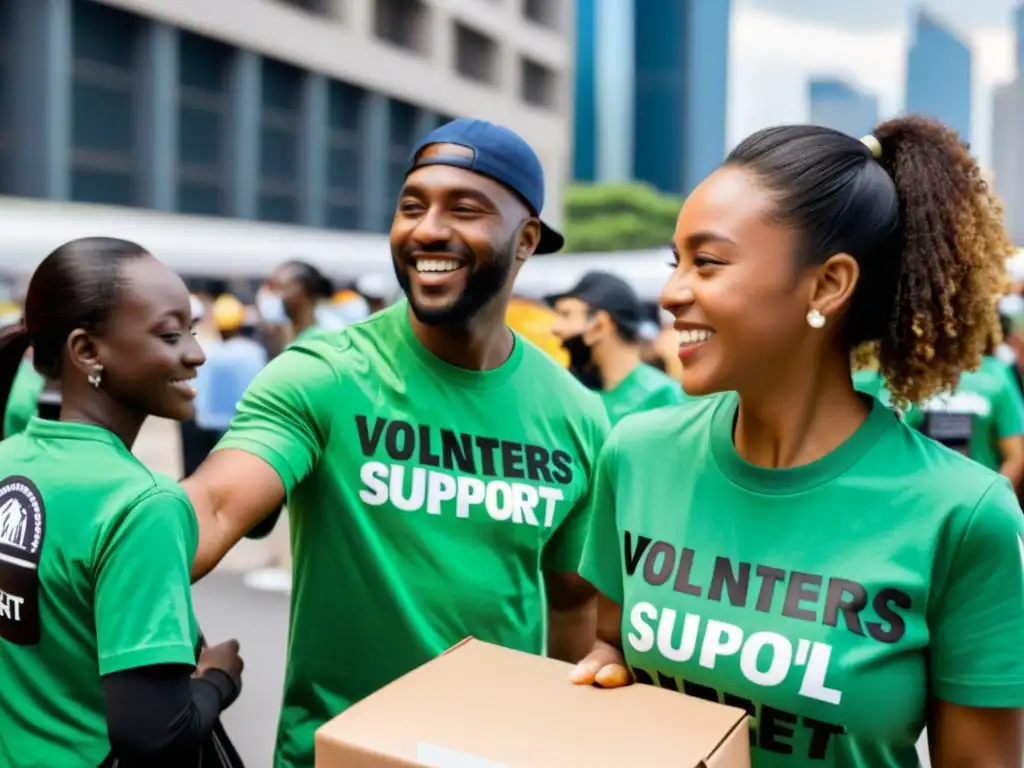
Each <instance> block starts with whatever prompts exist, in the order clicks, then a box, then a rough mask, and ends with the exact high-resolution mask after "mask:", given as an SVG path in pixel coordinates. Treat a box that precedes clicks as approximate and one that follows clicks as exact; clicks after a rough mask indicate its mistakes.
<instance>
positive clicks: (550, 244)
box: [534, 221, 565, 254]
mask: <svg viewBox="0 0 1024 768" xmlns="http://www.w3.org/2000/svg"><path fill="white" fill-rule="evenodd" d="M564 245H565V238H564V237H562V235H561V234H560V233H559V232H556V231H555V230H553V229H552V228H551V227H549V226H548V225H547V224H545V223H544V222H543V221H542V222H541V223H540V243H538V244H537V250H535V251H534V253H539V254H545V253H556V252H557V251H560V250H562V246H564Z"/></svg>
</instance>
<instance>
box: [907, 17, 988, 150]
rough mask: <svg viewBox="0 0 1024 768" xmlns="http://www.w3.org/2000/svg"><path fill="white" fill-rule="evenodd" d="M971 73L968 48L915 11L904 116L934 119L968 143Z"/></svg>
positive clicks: (937, 21)
mask: <svg viewBox="0 0 1024 768" xmlns="http://www.w3.org/2000/svg"><path fill="white" fill-rule="evenodd" d="M971 70H972V61H971V49H970V46H968V44H967V43H966V42H964V41H963V40H962V39H961V38H960V37H959V36H958V35H957V34H956V32H955V31H954V30H953V29H951V28H950V27H949V26H948V25H946V24H945V23H944V22H942V21H941V20H940V19H938V18H937V17H936V16H935V15H934V14H932V13H930V12H928V11H923V10H922V11H918V12H917V14H916V15H915V17H914V25H913V42H912V43H911V46H910V49H909V50H908V52H907V85H906V88H907V90H906V98H905V110H906V112H907V113H909V114H923V115H927V116H929V117H934V118H937V119H938V120H941V121H942V122H943V123H945V124H946V125H948V126H949V127H950V128H953V129H954V130H955V131H956V132H957V133H959V134H960V136H961V137H962V138H963V139H964V140H965V141H969V140H970V138H971Z"/></svg>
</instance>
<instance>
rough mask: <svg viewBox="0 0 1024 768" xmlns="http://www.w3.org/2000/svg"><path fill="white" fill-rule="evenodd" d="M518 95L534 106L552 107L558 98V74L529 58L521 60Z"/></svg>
mask: <svg viewBox="0 0 1024 768" xmlns="http://www.w3.org/2000/svg"><path fill="white" fill-rule="evenodd" d="M521 70H522V71H521V74H520V77H519V88H520V97H521V98H522V100H523V101H525V102H526V103H527V104H530V105H531V106H534V107H544V108H545V109H554V108H555V106H556V103H557V100H558V93H557V92H558V75H556V74H555V73H554V72H553V71H551V70H550V69H548V68H547V67H545V66H543V65H542V64H538V63H537V62H535V61H530V60H529V59H525V58H524V59H522V60H521Z"/></svg>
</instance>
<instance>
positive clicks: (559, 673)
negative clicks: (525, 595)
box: [316, 638, 750, 768]
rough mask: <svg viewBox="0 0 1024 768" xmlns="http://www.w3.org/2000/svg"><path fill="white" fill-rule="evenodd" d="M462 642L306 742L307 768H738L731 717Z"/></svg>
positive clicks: (740, 738) (736, 721)
mask: <svg viewBox="0 0 1024 768" xmlns="http://www.w3.org/2000/svg"><path fill="white" fill-rule="evenodd" d="M570 669H571V666H570V665H569V664H566V663H564V662H560V661H554V660H552V659H545V658H541V657H538V656H532V655H530V654H526V653H520V652H518V651H510V650H508V649H506V648H501V647H499V646H496V645H491V644H490V643H485V642H482V641H480V640H475V639H473V638H469V639H467V640H464V641H462V642H461V643H459V644H458V645H457V646H455V647H454V648H452V649H451V650H449V651H447V652H446V653H444V654H443V655H441V656H440V657H438V658H437V659H434V660H433V661H431V662H429V663H427V664H424V665H423V666H422V667H419V668H418V669H415V670H413V671H412V672H410V673H409V674H407V675H405V676H404V677H401V678H399V679H398V680H396V681H395V682H393V683H391V684H390V685H388V686H385V687H384V688H382V689H381V690H379V691H378V692H377V693H375V694H373V695H372V696H370V697H368V698H366V699H364V700H363V701H361V702H359V703H358V704H356V705H354V706H352V707H350V708H349V709H348V710H346V711H345V712H343V713H342V714H341V715H339V716H338V717H336V718H334V719H333V720H331V721H330V722H329V723H326V724H325V725H323V726H322V727H321V728H320V729H319V730H318V731H317V732H316V768H398V767H399V766H402V767H403V768H414V767H416V768H423V767H425V766H430V767H431V768H576V767H577V766H579V768H636V766H650V767H651V768H655V767H660V766H664V768H749V766H750V746H749V731H748V724H747V715H746V713H745V712H744V711H743V710H741V709H736V708H733V707H726V706H723V705H720V704H715V703H711V702H708V701H704V700H703V699H695V698H692V697H690V696H684V695H683V694H680V693H676V692H674V691H668V690H663V689H661V688H655V687H653V686H648V685H632V686H628V687H626V688H618V689H613V690H602V689H599V688H595V687H590V686H576V685H572V684H571V683H570V682H569V680H568V674H569V670H570Z"/></svg>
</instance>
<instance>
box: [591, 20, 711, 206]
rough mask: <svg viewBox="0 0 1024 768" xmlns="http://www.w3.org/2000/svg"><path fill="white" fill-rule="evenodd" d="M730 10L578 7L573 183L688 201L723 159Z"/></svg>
mask: <svg viewBox="0 0 1024 768" xmlns="http://www.w3.org/2000/svg"><path fill="white" fill-rule="evenodd" d="M730 15H731V3H730V2H729V0H629V1H628V2H627V0H580V1H579V6H578V27H577V45H576V56H577V67H576V114H575V118H574V123H575V146H574V163H573V170H574V177H575V178H576V179H577V180H578V181H586V182H593V181H609V182H611V181H623V180H628V179H636V180H639V181H643V182H646V183H649V184H651V185H653V186H654V187H656V188H658V189H660V190H662V191H664V192H672V193H680V194H685V193H687V192H689V191H690V190H691V189H693V188H694V187H695V186H696V185H697V184H698V183H700V181H701V180H702V179H703V178H704V177H705V176H706V175H707V174H708V173H710V172H711V171H712V170H714V168H715V167H716V166H717V165H718V164H719V163H720V162H721V161H722V159H723V157H724V156H725V138H726V106H727V98H728V85H729V78H728V72H729V21H730Z"/></svg>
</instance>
